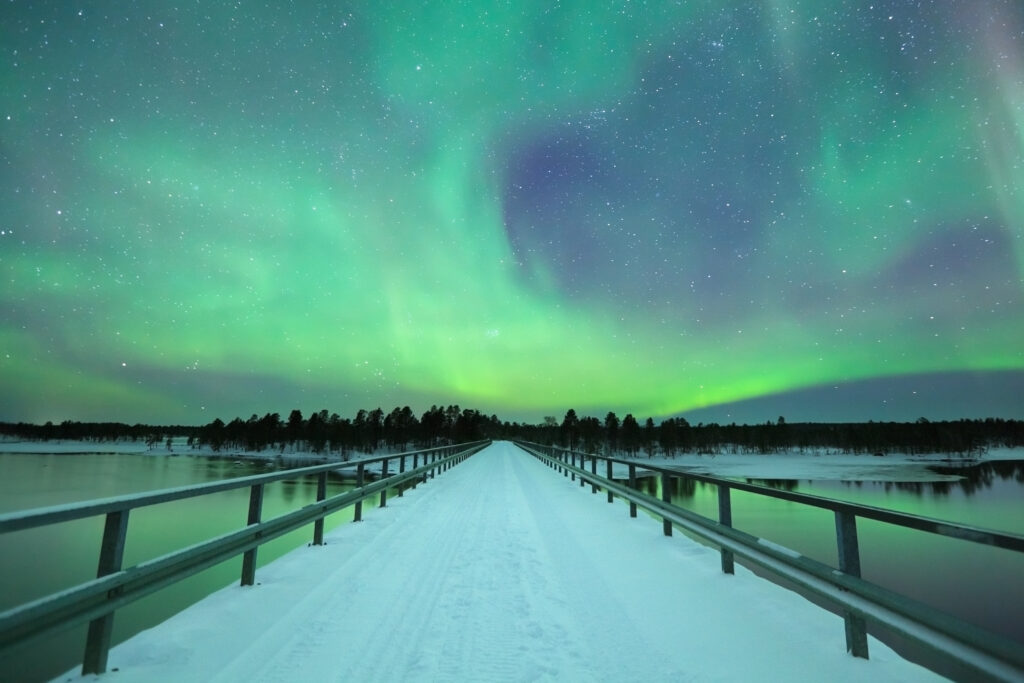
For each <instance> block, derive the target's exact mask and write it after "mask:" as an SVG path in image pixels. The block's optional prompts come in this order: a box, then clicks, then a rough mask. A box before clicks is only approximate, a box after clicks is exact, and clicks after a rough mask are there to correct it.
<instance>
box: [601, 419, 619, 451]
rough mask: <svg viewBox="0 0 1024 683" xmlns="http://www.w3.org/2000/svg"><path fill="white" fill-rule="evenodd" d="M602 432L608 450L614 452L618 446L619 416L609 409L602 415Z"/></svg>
mask: <svg viewBox="0 0 1024 683" xmlns="http://www.w3.org/2000/svg"><path fill="white" fill-rule="evenodd" d="M604 434H605V439H606V443H607V446H608V452H609V453H614V452H615V451H616V450H617V449H618V447H619V416H618V415H616V414H615V413H613V412H611V411H609V412H608V414H607V415H605V416H604Z"/></svg>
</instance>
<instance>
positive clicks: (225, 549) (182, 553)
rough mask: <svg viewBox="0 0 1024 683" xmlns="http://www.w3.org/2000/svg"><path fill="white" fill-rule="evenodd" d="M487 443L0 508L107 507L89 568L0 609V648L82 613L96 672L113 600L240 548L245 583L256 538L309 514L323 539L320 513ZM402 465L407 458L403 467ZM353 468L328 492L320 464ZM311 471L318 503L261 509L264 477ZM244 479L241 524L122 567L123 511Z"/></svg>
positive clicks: (20, 518) (47, 519) (18, 521)
mask: <svg viewBox="0 0 1024 683" xmlns="http://www.w3.org/2000/svg"><path fill="white" fill-rule="evenodd" d="M489 444H490V441H487V440H485V441H475V442H472V443H463V444H455V445H449V446H439V447H437V448H429V449H425V450H418V451H409V452H406V453H394V454H390V455H384V456H375V457H372V458H363V459H360V460H351V461H348V462H336V463H329V464H326V465H314V466H312V467H300V468H294V469H289V470H282V471H279V472H272V473H270V474H259V475H254V476H249V477H238V478H235V479H227V480H224V481H218V482H211V483H206V484H196V485H193V486H182V487H177V488H170V489H162V490H158V491H149V492H144V493H138V494H131V495H125V496H116V497H113V498H104V499H98V500H89V501H83V502H80V503H71V504H68V505H57V506H51V507H44V508H37V509H33V510H24V511H19V512H11V513H6V514H2V515H0V533H8V532H12V531H18V530H21V529H31V528H35V527H41V526H47V525H50V524H59V523H62V522H68V521H71V520H75V519H82V518H86V517H93V516H97V515H105V521H104V526H103V536H102V540H101V542H100V553H99V566H98V569H97V572H96V578H95V579H93V580H92V581H88V582H86V583H82V584H79V585H77V586H73V587H70V588H68V589H66V590H63V591H59V592H57V593H52V594H50V595H47V596H44V597H42V598H39V599H37V600H33V601H31V602H28V603H26V604H23V605H20V606H18V607H14V608H12V609H9V610H7V611H5V612H3V613H0V653H5V652H7V651H10V650H12V649H14V648H17V647H19V646H21V645H24V644H27V643H30V642H33V641H35V640H37V639H39V638H42V637H44V636H46V635H49V634H52V633H56V632H58V631H62V630H65V629H68V628H71V627H73V626H77V625H79V624H83V623H86V622H88V623H89V628H88V633H87V636H86V645H85V654H84V657H83V661H82V674H83V675H86V674H93V673H95V674H99V673H103V672H104V671H106V668H107V655H108V653H109V651H110V646H111V642H110V639H111V638H110V636H111V630H112V628H113V623H114V613H115V611H116V610H117V609H119V608H120V607H123V606H124V605H127V604H128V603H131V602H134V601H135V600H138V599H139V598H142V597H144V596H146V595H149V594H150V593H153V592H155V591H158V590H160V589H161V588H164V587H166V586H168V585H171V584H173V583H176V582H178V581H181V580H182V579H185V578H187V577H189V576H192V575H193V574H195V573H197V572H200V571H202V570H204V569H206V568H208V567H211V566H213V565H215V564H219V563H221V562H224V561H226V560H229V559H231V558H234V557H237V556H238V555H242V556H243V560H242V574H241V585H243V586H251V585H253V583H254V580H255V572H256V552H257V549H258V548H259V546H260V545H262V544H264V543H266V542H268V541H271V540H273V539H275V538H277V537H279V536H281V535H283V534H286V533H288V532H289V531H293V530H295V529H298V528H301V527H303V526H306V525H308V524H310V523H312V524H313V545H322V544H323V533H324V518H325V517H327V516H328V515H329V514H331V513H332V512H336V511H338V510H341V509H342V508H346V507H348V506H353V508H354V515H353V520H354V521H359V520H360V519H362V513H363V510H362V506H363V501H364V500H366V499H367V498H370V497H371V496H375V495H377V494H378V493H379V494H380V503H379V504H380V506H381V507H384V506H385V505H387V491H388V489H389V488H393V487H401V485H402V484H404V483H406V482H415V481H417V480H419V479H421V478H422V479H424V480H425V479H432V478H434V476H435V474H437V473H438V472H443V471H445V470H448V469H450V468H451V467H453V466H454V465H456V464H457V463H459V462H462V461H463V460H465V459H466V458H468V457H469V456H471V455H473V454H474V453H476V452H478V451H480V450H482V449H483V448H485V447H486V446H487V445H489ZM376 463H380V476H379V478H378V479H376V480H375V481H373V482H370V483H366V481H365V480H366V476H367V466H368V465H373V464H376ZM390 463H397V465H398V469H397V472H389V464H390ZM407 465H411V467H410V468H409V469H406V466H407ZM353 468H354V469H355V471H356V488H355V489H353V490H351V491H345V492H343V493H339V494H338V495H336V496H332V497H330V498H327V473H328V472H332V471H336V470H342V469H344V470H351V469H353ZM309 475H317V497H316V502H315V503H311V504H309V505H306V506H304V507H302V508H300V509H298V510H293V511H292V512H289V513H286V514H283V515H281V516H279V517H275V518H274V519H270V520H267V521H263V520H262V519H261V517H262V507H263V487H264V486H265V485H266V484H269V483H271V482H275V481H282V480H290V479H298V478H300V477H304V476H309ZM245 487H248V488H249V490H250V493H249V510H248V518H247V526H245V527H243V528H241V529H238V530H236V531H233V532H229V533H227V534H223V535H221V536H217V537H214V538H211V539H209V540H206V541H202V542H200V543H197V544H195V545H192V546H189V547H187V548H182V549H180V550H176V551H174V552H171V553H169V554H166V555H163V556H162V557H158V558H156V559H153V560H148V561H145V562H141V563H139V564H137V565H135V566H132V567H128V568H122V566H121V564H122V559H123V556H124V545H125V538H126V536H127V532H128V517H129V513H130V512H131V511H132V510H134V509H136V508H140V507H144V506H149V505H157V504H159V503H167V502H170V501H175V500H182V499H185V498H196V497H200V496H206V495H210V494H213V493H218V492H221V491H228V490H231V489H238V488H245ZM399 495H402V488H399Z"/></svg>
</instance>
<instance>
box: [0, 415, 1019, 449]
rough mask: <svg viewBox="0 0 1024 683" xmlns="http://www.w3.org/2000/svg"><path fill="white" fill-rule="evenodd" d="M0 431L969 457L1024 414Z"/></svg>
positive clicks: (213, 444) (1007, 435)
mask: <svg viewBox="0 0 1024 683" xmlns="http://www.w3.org/2000/svg"><path fill="white" fill-rule="evenodd" d="M0 434H4V435H7V436H13V437H17V438H21V439H26V440H58V439H79V440H91V441H145V442H146V443H147V444H148V445H149V446H150V447H152V448H159V447H163V446H164V444H166V447H167V448H168V449H170V448H171V447H172V439H173V438H175V437H177V438H187V439H188V446H190V447H195V448H200V447H209V448H211V449H212V450H214V451H217V452H220V451H265V450H272V451H278V452H284V451H285V450H287V449H291V450H301V451H311V452H314V453H319V454H323V455H328V454H335V455H340V456H341V457H342V458H346V459H347V458H348V457H349V454H350V453H352V452H361V453H374V452H377V451H380V450H382V449H384V450H386V451H388V452H399V451H404V450H409V449H411V448H428V447H431V446H437V445H442V444H448V443H460V442H464V441H475V440H478V439H519V440H525V441H534V442H539V443H544V444H557V445H561V446H563V447H566V448H572V449H576V450H581V451H586V452H591V453H594V452H602V453H613V454H619V455H625V456H630V457H652V456H654V455H665V456H668V457H675V456H676V455H677V454H682V453H696V454H709V455H711V454H717V453H760V454H770V453H778V452H782V451H793V450H799V451H803V450H811V451H815V452H817V451H821V450H827V451H835V452H838V453H848V454H871V455H885V454H887V453H909V454H924V453H945V454H951V455H956V456H960V457H971V456H974V455H978V454H980V453H983V452H984V451H985V450H987V449H988V448H993V447H1019V446H1024V421H1021V420H1004V419H999V418H987V419H984V420H955V421H941V422H932V421H929V420H927V419H925V418H920V419H918V420H917V421H915V422H866V423H789V422H786V420H785V418H783V417H779V418H778V419H777V420H775V421H768V422H765V423H763V424H755V425H737V424H729V425H720V424H716V423H711V424H703V423H700V424H697V425H691V424H690V423H689V422H687V420H686V419H685V418H682V417H676V418H670V419H666V420H662V421H661V422H660V423H659V424H655V422H654V420H653V419H652V418H647V419H646V420H645V421H644V422H643V424H641V423H640V422H639V421H638V420H637V419H636V418H635V417H634V416H633V415H632V414H629V415H626V416H625V417H623V418H621V419H620V418H619V417H618V416H617V415H616V414H615V413H612V412H610V413H608V414H607V415H606V416H605V417H604V419H603V420H602V419H599V418H597V417H579V416H577V414H576V411H575V410H569V411H568V412H566V414H565V417H564V418H563V419H562V420H561V421H559V420H558V418H556V417H546V418H545V419H544V422H543V423H541V424H521V423H518V422H502V421H501V420H499V419H498V417H497V416H496V415H491V416H490V417H487V416H486V415H483V414H482V413H480V412H479V411H477V410H470V409H460V408H459V406H457V405H452V406H448V407H438V406H432V407H431V408H430V410H428V411H426V412H425V413H423V415H421V416H420V417H419V418H417V417H416V415H415V414H414V413H413V411H412V410H411V409H410V408H409V407H408V406H406V407H404V408H397V407H396V408H395V409H394V410H392V411H391V412H390V413H385V412H384V411H383V410H381V409H380V408H376V409H374V410H360V411H359V412H358V413H357V414H356V416H355V418H353V419H349V418H343V417H341V416H339V415H338V414H337V413H328V412H327V411H326V410H321V411H320V412H316V413H312V414H310V415H309V417H305V416H303V414H302V412H301V411H299V410H293V411H291V413H290V414H289V415H288V417H287V419H282V417H281V415H280V414H279V413H267V414H265V415H263V416H262V417H259V416H257V415H253V416H252V417H250V418H249V419H248V420H243V419H241V418H237V417H236V418H235V419H233V420H231V421H230V422H228V423H224V422H223V421H222V420H221V419H219V418H218V419H216V420H214V421H213V422H211V423H209V424H207V425H203V426H198V427H196V426H183V425H171V426H156V425H143V424H135V425H127V424H122V423H117V422H72V421H65V422H61V423H60V424H53V423H51V422H47V423H46V424H44V425H35V424H27V423H23V422H20V423H16V424H15V423H2V422H0Z"/></svg>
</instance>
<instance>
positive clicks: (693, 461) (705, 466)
mask: <svg viewBox="0 0 1024 683" xmlns="http://www.w3.org/2000/svg"><path fill="white" fill-rule="evenodd" d="M0 453H58V454H68V455H72V454H78V453H129V454H130V453H137V454H139V455H145V456H154V457H156V456H176V455H200V456H211V457H221V458H238V459H243V458H244V459H258V460H268V461H279V462H282V463H283V464H285V465H299V464H310V463H314V462H344V461H345V460H343V459H342V457H341V456H340V455H339V454H338V453H314V452H311V451H307V450H302V449H295V448H287V449H285V450H284V451H280V450H277V449H275V450H264V451H242V450H237V449H222V450H220V451H214V450H213V449H212V448H210V447H209V446H202V447H198V448H193V447H191V446H188V445H187V444H186V443H185V440H184V439H176V440H174V441H173V442H172V445H171V449H168V448H167V446H166V442H162V443H160V444H158V445H156V446H153V447H150V446H148V445H147V444H146V443H144V442H142V441H137V442H132V441H14V440H0ZM370 455H371V454H368V453H358V452H349V453H347V454H346V459H347V460H355V459H359V458H365V457H370ZM377 455H384V453H383V452H381V453H377ZM635 460H636V463H637V465H638V466H639V467H640V468H641V469H642V468H643V467H645V466H653V467H670V468H677V469H679V470H681V471H684V472H693V473H694V474H706V475H711V476H719V477H733V478H740V479H744V478H746V479H802V480H819V481H821V480H841V481H916V482H928V481H956V480H958V479H960V478H961V477H960V476H959V475H956V474H948V473H947V474H940V473H938V472H935V471H934V470H932V469H930V468H931V467H942V468H956V467H969V466H972V465H976V464H979V463H982V462H988V461H994V460H1024V449H1020V448H998V449H990V450H988V451H986V452H985V453H983V454H980V455H979V456H977V457H972V458H957V457H950V456H949V455H947V454H930V455H905V454H902V453H891V454H888V455H885V456H881V457H879V456H872V455H843V454H838V453H834V452H828V451H804V452H798V451H790V452H784V453H773V454H768V455H760V454H732V453H723V454H716V455H695V454H690V453H688V454H681V455H677V456H676V457H673V458H666V457H664V456H655V457H653V458H648V457H646V456H645V455H640V456H639V457H637V458H636V459H635ZM626 471H627V469H626V468H625V467H624V466H617V467H616V469H615V476H616V477H625V476H626ZM603 473H604V472H603V471H600V472H599V474H603Z"/></svg>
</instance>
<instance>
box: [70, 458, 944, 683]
mask: <svg viewBox="0 0 1024 683" xmlns="http://www.w3.org/2000/svg"><path fill="white" fill-rule="evenodd" d="M624 510H625V507H624V505H623V504H620V503H618V502H617V504H615V505H607V504H601V501H600V499H599V497H595V496H592V495H591V494H590V492H589V487H587V488H586V489H582V488H580V487H578V486H576V485H574V484H573V483H571V482H570V481H569V480H568V479H565V478H563V477H561V476H556V475H555V474H554V473H553V470H551V469H550V468H548V467H545V465H544V464H543V463H542V462H540V461H539V460H537V459H535V458H534V457H531V456H530V455H528V454H527V453H526V452H525V451H523V450H521V449H520V448H518V447H517V446H515V445H513V444H511V443H506V442H497V443H494V444H492V445H491V446H489V447H487V448H485V449H484V450H482V451H480V452H479V453H477V454H475V455H473V456H472V457H470V458H469V459H467V460H465V461H464V462H462V463H460V464H458V465H457V466H456V467H454V468H452V469H451V470H449V471H447V472H445V473H444V474H443V476H440V477H438V478H437V479H436V480H435V481H432V482H431V483H430V484H429V485H428V486H421V487H417V488H416V489H413V490H409V491H406V493H405V495H404V496H403V497H401V498H393V499H390V500H389V501H388V506H387V507H386V508H383V509H379V510H374V511H372V513H370V514H367V515H366V516H365V518H364V519H363V521H362V522H361V523H358V524H345V525H341V526H340V527H338V528H336V529H334V530H333V531H331V532H329V533H328V534H326V536H325V538H324V541H325V543H324V545H323V546H311V547H306V548H301V549H299V550H297V551H295V552H293V553H291V554H289V555H287V556H285V557H283V558H281V559H279V560H277V561H276V562H274V563H271V564H270V565H267V566H266V567H263V568H261V569H259V571H258V572H257V575H256V582H255V583H256V585H253V586H245V587H242V586H231V587H228V588H225V589H224V590H222V591H220V592H218V593H215V594H214V595H212V596H210V597H209V598H207V599H205V600H203V601H202V602H200V603H198V604H196V605H193V606H192V607H190V608H188V609H186V610H185V611H183V612H181V613H179V614H178V615H177V616H175V617H173V618H171V619H170V620H168V621H167V622H164V623H163V624H161V625H159V626H158V627H156V628H154V629H151V630H149V631H146V632H143V633H140V634H138V635H136V636H135V637H133V638H132V639H130V640H128V641H127V642H125V643H123V644H121V645H119V646H116V647H114V648H113V650H112V651H111V652H110V656H109V667H110V669H111V670H112V669H114V668H116V669H117V672H116V674H113V677H112V678H111V680H117V681H118V682H119V683H120V682H122V681H135V680H154V679H163V680H171V679H175V680H199V679H203V680H217V681H238V680H247V681H281V680H328V681H330V680H335V681H353V680H360V681H391V680H480V681H538V680H541V681H543V680H577V681H580V680H583V681H585V680H595V681H604V680H607V681H626V680H645V681H669V680H671V681H686V680H693V681H697V680H700V681H706V680H743V679H749V678H753V677H755V676H756V677H758V678H764V677H765V676H768V677H769V678H771V679H773V680H823V679H827V680H832V681H863V680H865V679H868V678H871V679H875V680H883V681H884V680H901V681H911V680H913V681H916V680H935V679H937V677H936V676H935V675H934V674H932V673H931V672H929V671H927V670H925V669H923V668H921V667H918V666H917V665H915V664H912V663H910V662H907V661H905V660H903V659H901V658H900V657H899V656H897V655H896V654H895V653H893V652H892V651H891V650H889V649H888V648H887V647H885V646H884V645H882V644H881V643H879V642H877V641H874V640H872V642H871V648H872V650H871V659H870V660H864V659H858V658H854V657H851V656H850V655H849V654H848V653H847V652H846V650H845V647H844V645H843V642H842V638H841V637H836V633H837V632H841V630H842V619H841V618H840V617H837V616H835V615H833V614H830V613H828V612H826V611H824V610H822V609H820V608H818V607H816V606H814V605H812V604H811V603H809V602H807V601H805V600H804V599H803V598H801V597H799V596H797V595H795V594H793V593H790V592H788V591H786V590H784V589H782V588H778V587H776V586H775V585H773V584H771V583H769V582H767V581H765V580H762V579H760V578H757V577H755V576H753V575H752V574H750V573H749V572H747V571H746V570H744V569H743V568H742V567H737V568H736V574H735V575H728V574H723V573H722V572H721V570H720V560H719V553H718V550H716V549H713V548H710V547H706V546H702V545H699V544H697V543H695V542H693V541H691V540H689V539H688V538H686V537H683V536H682V535H676V536H673V537H671V538H666V537H665V536H663V535H662V532H661V529H660V528H659V525H658V524H655V523H649V521H643V520H633V519H630V518H629V516H628V515H627V514H625V513H624ZM75 675H77V672H76V674H75Z"/></svg>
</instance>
